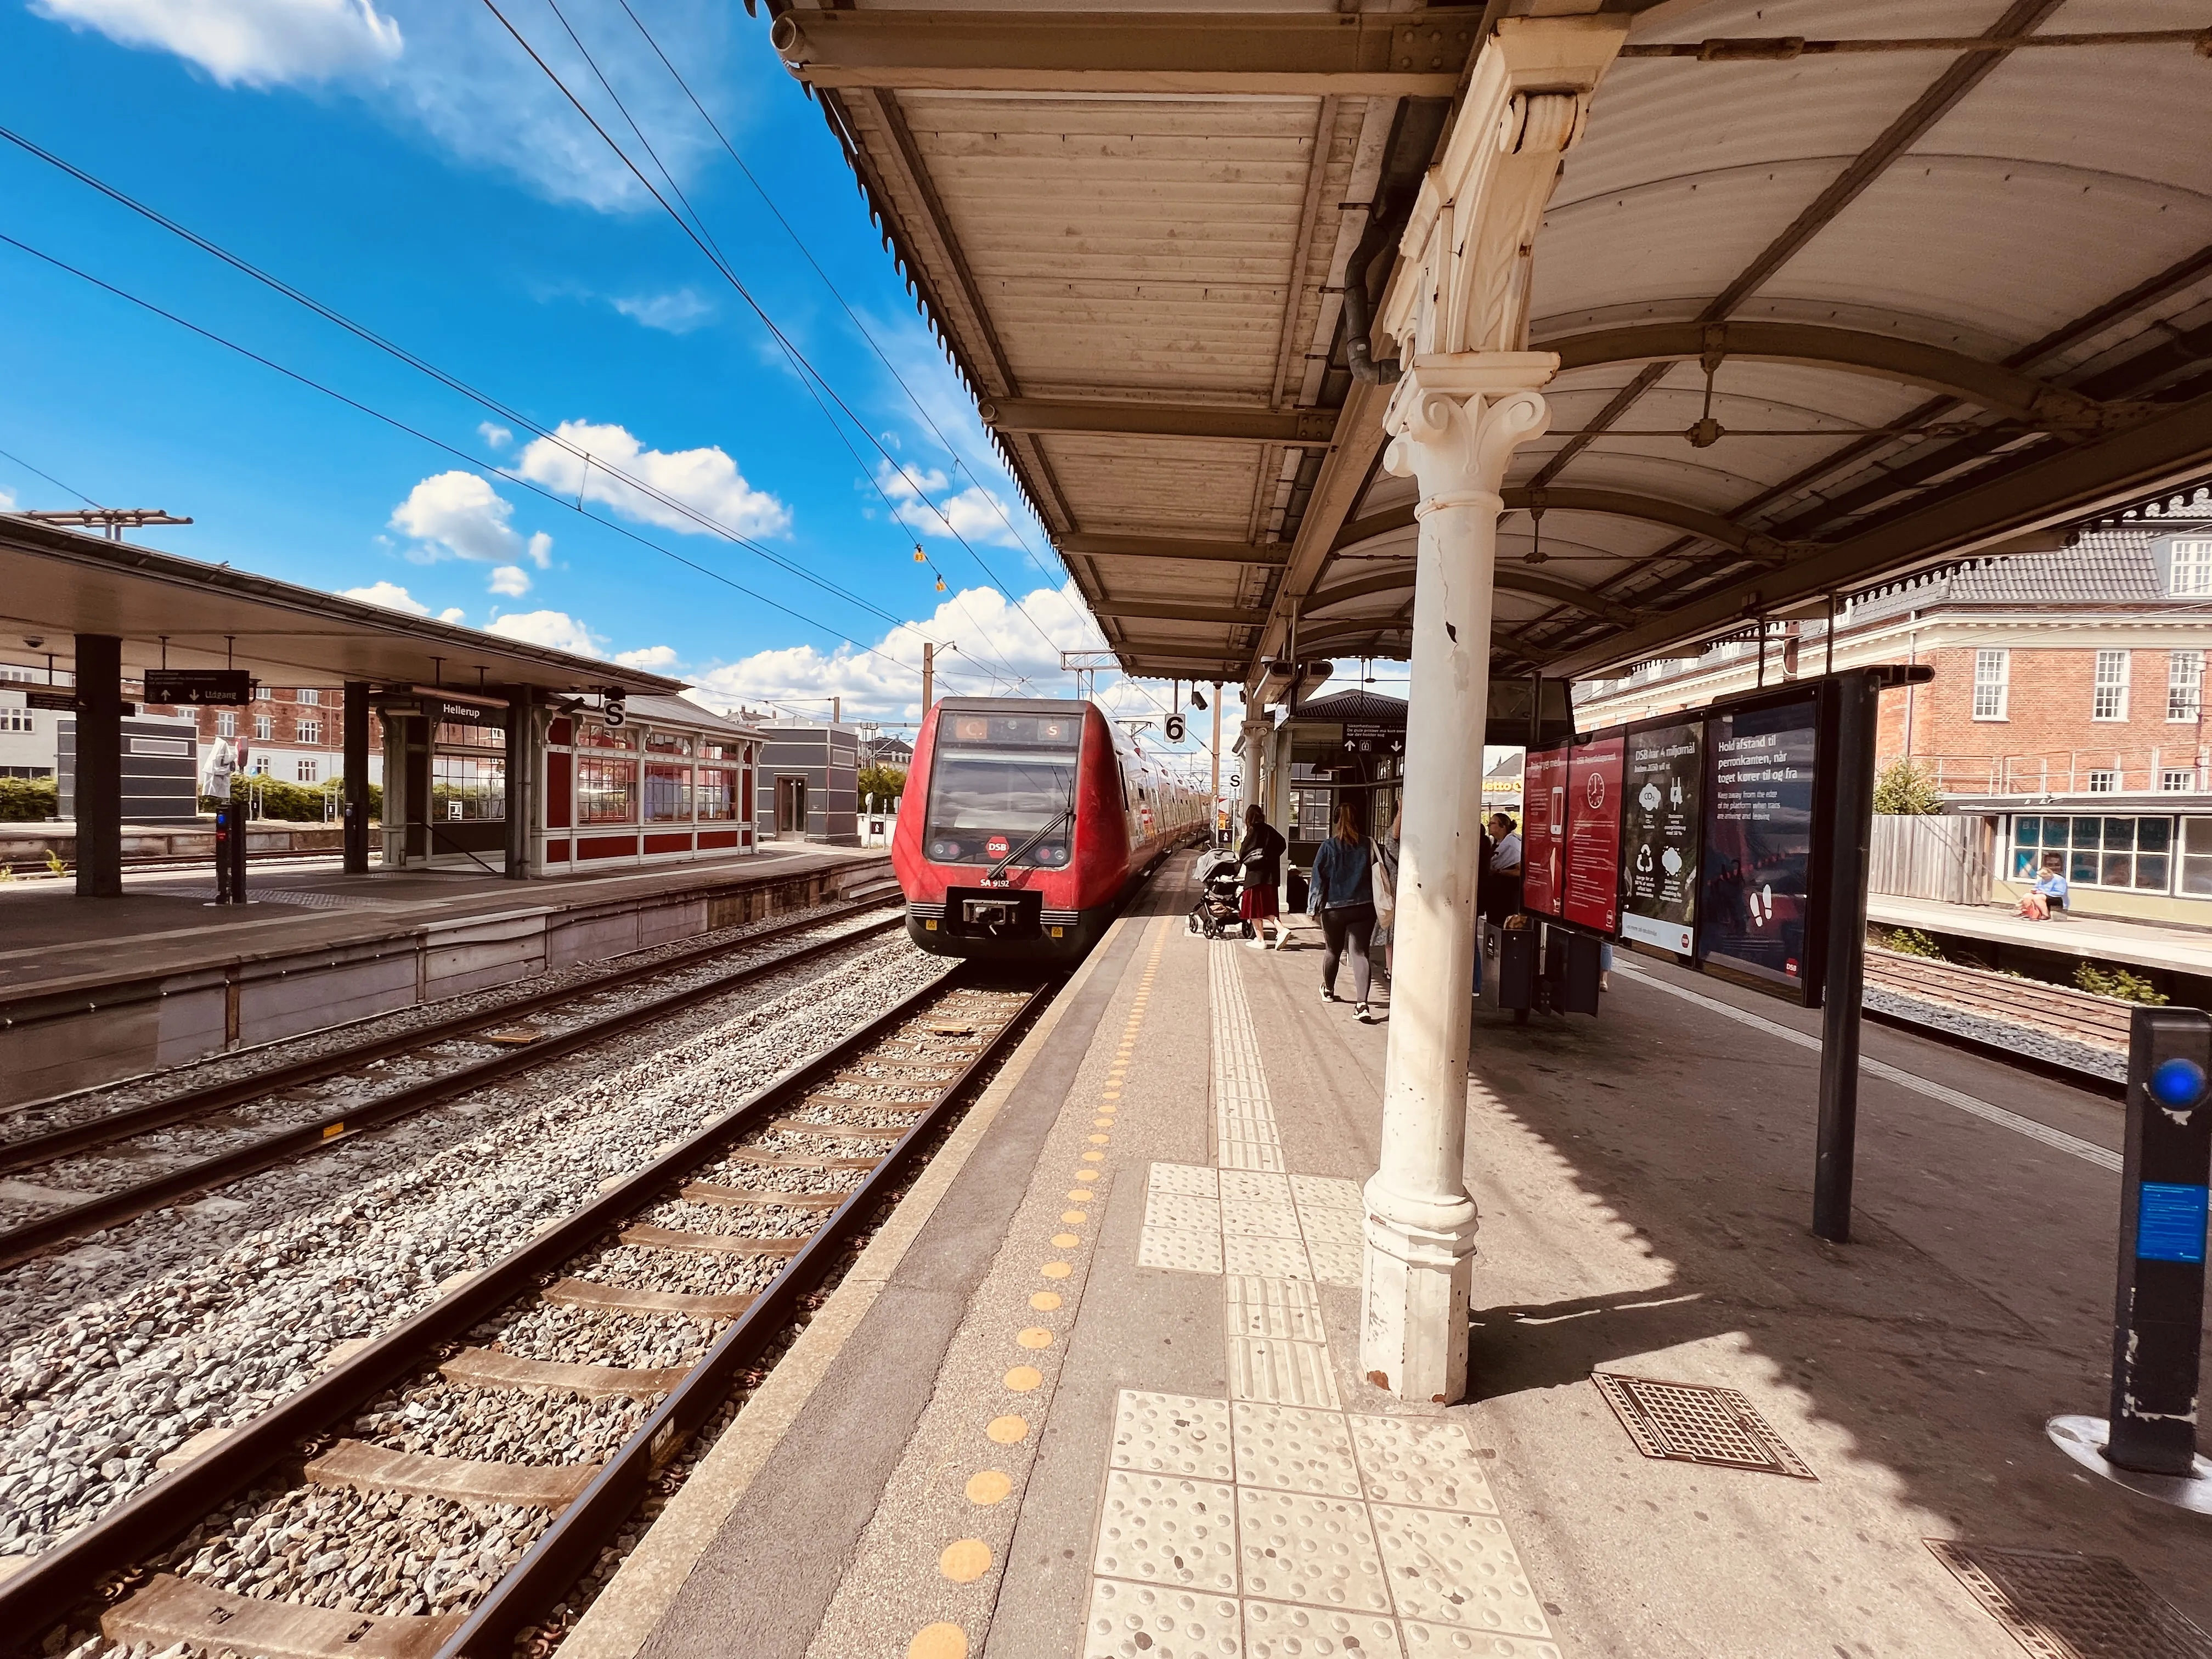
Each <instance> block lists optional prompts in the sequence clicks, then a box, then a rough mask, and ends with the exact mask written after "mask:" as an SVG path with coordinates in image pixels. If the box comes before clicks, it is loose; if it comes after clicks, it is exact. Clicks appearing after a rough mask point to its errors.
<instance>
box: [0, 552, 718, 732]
mask: <svg viewBox="0 0 2212 1659" xmlns="http://www.w3.org/2000/svg"><path fill="white" fill-rule="evenodd" d="M76 634H106V635H118V636H119V637H120V638H121V639H122V641H123V662H124V669H125V673H126V675H131V674H135V673H137V671H143V670H144V669H146V668H152V667H159V666H161V665H162V662H163V657H164V653H166V656H167V666H169V667H171V668H221V667H224V666H226V665H228V666H232V667H236V668H243V669H246V670H248V671H251V672H252V674H253V675H254V676H255V677H256V678H258V679H259V680H261V681H263V682H264V684H272V685H278V686H293V685H331V684H338V683H340V682H343V681H346V680H367V681H370V682H374V683H381V684H398V685H434V684H443V685H447V686H451V687H453V689H454V690H471V689H472V688H474V687H475V686H476V685H477V684H479V683H481V684H487V685H495V686H497V685H528V686H534V687H537V688H538V689H539V690H550V691H573V692H584V691H605V690H622V691H624V692H640V691H643V692H661V693H665V694H667V695H669V696H674V695H675V694H677V693H678V692H680V691H682V690H684V686H683V683H682V682H681V681H678V680H671V679H666V678H663V677H662V676H660V675H659V674H642V673H640V672H639V671H637V670H635V669H633V668H625V667H623V665H621V664H619V663H614V662H606V661H603V660H600V659H598V658H593V657H579V656H574V655H572V654H571V653H568V652H566V651H553V650H549V649H548V648H546V647H544V646H539V645H532V644H530V643H528V642H527V641H523V640H511V639H508V638H506V637H505V636H504V635H497V634H486V633H483V632H481V631H480V630H478V629H473V628H457V627H455V626H453V624H452V623H441V622H437V621H435V620H433V619H432V618H430V617H410V616H408V615H407V614H405V613H404V612H403V611H387V610H386V609H385V608H384V607H383V606H381V605H364V604H362V602H361V601H359V600H357V599H341V598H339V597H337V595H335V594H331V593H319V592H316V591H315V590H314V589H313V588H310V587H295V586H293V585H292V584H291V583H289V582H280V581H275V580H271V579H270V578H269V577H266V576H255V575H249V574H247V573H246V572H245V571H243V570H234V569H232V568H230V567H229V566H228V565H227V564H204V563H202V562H200V561H198V560H197V559H185V558H179V557H178V556H176V555H175V554H173V553H160V552H155V550H152V549H151V548H144V547H134V546H131V545H130V544H127V543H123V542H112V541H108V540H106V539H104V538H100V537H98V536H89V535H84V534H82V533H80V532H76V531H71V530H58V529H55V528H54V527H53V526H50V525H43V524H39V523H36V522H34V521H33V520H26V519H22V518H18V517H15V516H12V515H9V514H5V513H0V655H4V654H15V655H19V656H20V655H21V653H24V652H34V653H41V654H42V653H46V652H52V653H55V654H56V655H57V656H58V658H60V659H61V660H63V661H64V662H67V661H69V660H70V657H71V653H72V644H71V635H76ZM10 636H12V637H10ZM34 639H35V640H38V641H40V644H39V645H38V646H36V647H33V646H32V645H31V643H30V641H33V640H34ZM165 640H166V641H167V643H166V646H165V645H164V641H165Z"/></svg>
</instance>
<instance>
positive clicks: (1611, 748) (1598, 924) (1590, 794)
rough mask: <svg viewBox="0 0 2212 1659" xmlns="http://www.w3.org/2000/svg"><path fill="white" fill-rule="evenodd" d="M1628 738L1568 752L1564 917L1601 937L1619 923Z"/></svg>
mask: <svg viewBox="0 0 2212 1659" xmlns="http://www.w3.org/2000/svg"><path fill="white" fill-rule="evenodd" d="M1624 738H1625V734H1624V733H1622V732H1604V733H1601V734H1600V735H1598V736H1596V737H1593V738H1591V739H1590V740H1589V742H1588V743H1581V744H1576V745H1575V747H1574V748H1573V749H1572V750H1570V751H1569V760H1568V764H1567V781H1566V782H1567V787H1566V830H1567V833H1566V854H1565V860H1564V864H1563V872H1562V873H1563V876H1564V889H1563V900H1564V902H1562V904H1561V906H1560V909H1559V914H1560V915H1563V916H1565V918H1566V919H1567V920H1568V921H1576V922H1580V923H1581V924H1582V925H1583V927H1589V928H1595V930H1596V931H1597V932H1599V933H1612V932H1613V929H1614V928H1615V927H1617V926H1618V925H1619V923H1620V765H1621V760H1622V757H1623V754H1624V752H1625V750H1626V743H1625V741H1624Z"/></svg>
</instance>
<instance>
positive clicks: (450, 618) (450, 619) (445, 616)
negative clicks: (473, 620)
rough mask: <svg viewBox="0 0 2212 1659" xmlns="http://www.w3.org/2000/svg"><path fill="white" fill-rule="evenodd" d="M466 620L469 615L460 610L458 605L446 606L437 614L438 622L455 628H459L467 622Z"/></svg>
mask: <svg viewBox="0 0 2212 1659" xmlns="http://www.w3.org/2000/svg"><path fill="white" fill-rule="evenodd" d="M468 619H469V613H468V612H467V611H464V610H462V609H461V607H460V606H459V605H447V607H446V608H445V609H444V610H443V611H440V612H439V613H438V620H439V621H440V622H441V623H453V626H454V627H456V628H459V627H460V626H461V624H462V623H465V622H466V621H468Z"/></svg>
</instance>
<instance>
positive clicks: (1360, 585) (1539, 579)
mask: <svg viewBox="0 0 2212 1659" xmlns="http://www.w3.org/2000/svg"><path fill="white" fill-rule="evenodd" d="M1490 585H1491V586H1492V587H1502V588H1504V590H1505V591H1506V592H1510V593H1534V594H1538V595H1540V596H1541V597H1542V598H1544V599H1555V600H1557V601H1558V602H1559V603H1560V604H1561V605H1573V606H1575V607H1576V608H1577V610H1580V611H1588V612H1589V614H1590V615H1591V616H1593V617H1603V618H1604V619H1605V620H1606V621H1607V622H1610V623H1620V624H1622V625H1624V626H1625V625H1626V624H1628V623H1633V622H1635V621H1637V620H1638V618H1639V617H1642V616H1643V614H1644V613H1643V612H1642V611H1632V610H1630V609H1629V608H1628V607H1627V606H1626V605H1615V604H1614V603H1613V601H1612V600H1611V599H1605V598H1602V597H1601V596H1600V595H1598V594H1595V593H1593V592H1590V591H1589V589H1588V588H1586V587H1577V586H1575V585H1574V583H1572V582H1570V581H1563V580H1560V579H1559V577H1557V576H1546V575H1541V574H1538V573H1537V572H1535V571H1534V570H1529V569H1526V568H1522V567H1519V566H1516V565H1510V564H1502V565H1500V566H1498V568H1497V569H1496V570H1495V571H1494V572H1492V575H1491V578H1490ZM1410 592H1413V565H1412V564H1411V563H1410V562H1408V563H1407V564H1404V565H1401V566H1400V567H1398V568H1395V569H1392V570H1378V571H1376V572H1375V573H1374V574H1371V575H1366V576H1355V577H1353V578H1352V580H1350V581H1343V582H1334V583H1332V584H1331V585H1330V586H1327V587H1322V588H1316V590H1315V591H1314V592H1310V593H1309V594H1307V595H1306V597H1305V603H1304V605H1303V606H1301V607H1300V608H1301V610H1302V611H1303V612H1304V613H1305V614H1307V615H1310V614H1311V613H1312V612H1314V611H1322V610H1326V609H1327V608H1328V606H1330V605H1342V604H1345V603H1346V601H1348V600H1352V599H1366V598H1369V597H1370V596H1371V595H1373V594H1376V593H1410ZM1330 620H1331V621H1343V622H1347V623H1349V622H1352V621H1354V620H1366V621H1372V620H1374V619H1373V618H1364V619H1357V618H1353V617H1341V618H1331V619H1330ZM1298 642H1299V647H1300V648H1301V649H1303V648H1304V643H1305V634H1304V630H1303V629H1301V630H1300V632H1299V635H1298Z"/></svg>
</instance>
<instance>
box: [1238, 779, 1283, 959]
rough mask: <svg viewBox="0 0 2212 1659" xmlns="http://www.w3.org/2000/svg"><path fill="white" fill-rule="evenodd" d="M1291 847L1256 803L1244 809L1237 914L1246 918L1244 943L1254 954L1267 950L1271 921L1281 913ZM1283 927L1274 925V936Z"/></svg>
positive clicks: (1279, 924)
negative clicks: (1286, 860) (1286, 853)
mask: <svg viewBox="0 0 2212 1659" xmlns="http://www.w3.org/2000/svg"><path fill="white" fill-rule="evenodd" d="M1287 845H1288V843H1286V842H1285V841H1284V840H1283V837H1282V833H1281V832H1280V831H1279V830H1278V829H1276V828H1275V826H1274V825H1273V824H1272V823H1268V822H1267V814H1266V813H1265V812H1263V811H1261V810H1260V804H1259V802H1257V801H1255V802H1253V803H1252V805H1249V806H1248V807H1246V808H1245V809H1244V844H1243V846H1242V847H1240V848H1237V863H1238V864H1239V865H1240V866H1243V886H1242V888H1241V889H1240V890H1239V891H1238V893H1237V915H1241V916H1243V918H1244V942H1245V943H1246V944H1247V945H1250V946H1251V947H1252V948H1253V949H1254V950H1255V951H1264V950H1266V949H1267V922H1268V920H1269V918H1271V917H1273V916H1276V915H1280V914H1281V907H1280V906H1279V904H1278V903H1277V902H1276V899H1275V895H1276V892H1277V890H1279V888H1280V887H1281V886H1282V884H1283V853H1284V850H1285V847H1286V846H1287ZM1282 936H1283V924H1282V923H1281V922H1279V921H1278V922H1276V923H1275V937H1276V938H1277V939H1278V940H1279V939H1281V938H1282Z"/></svg>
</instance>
